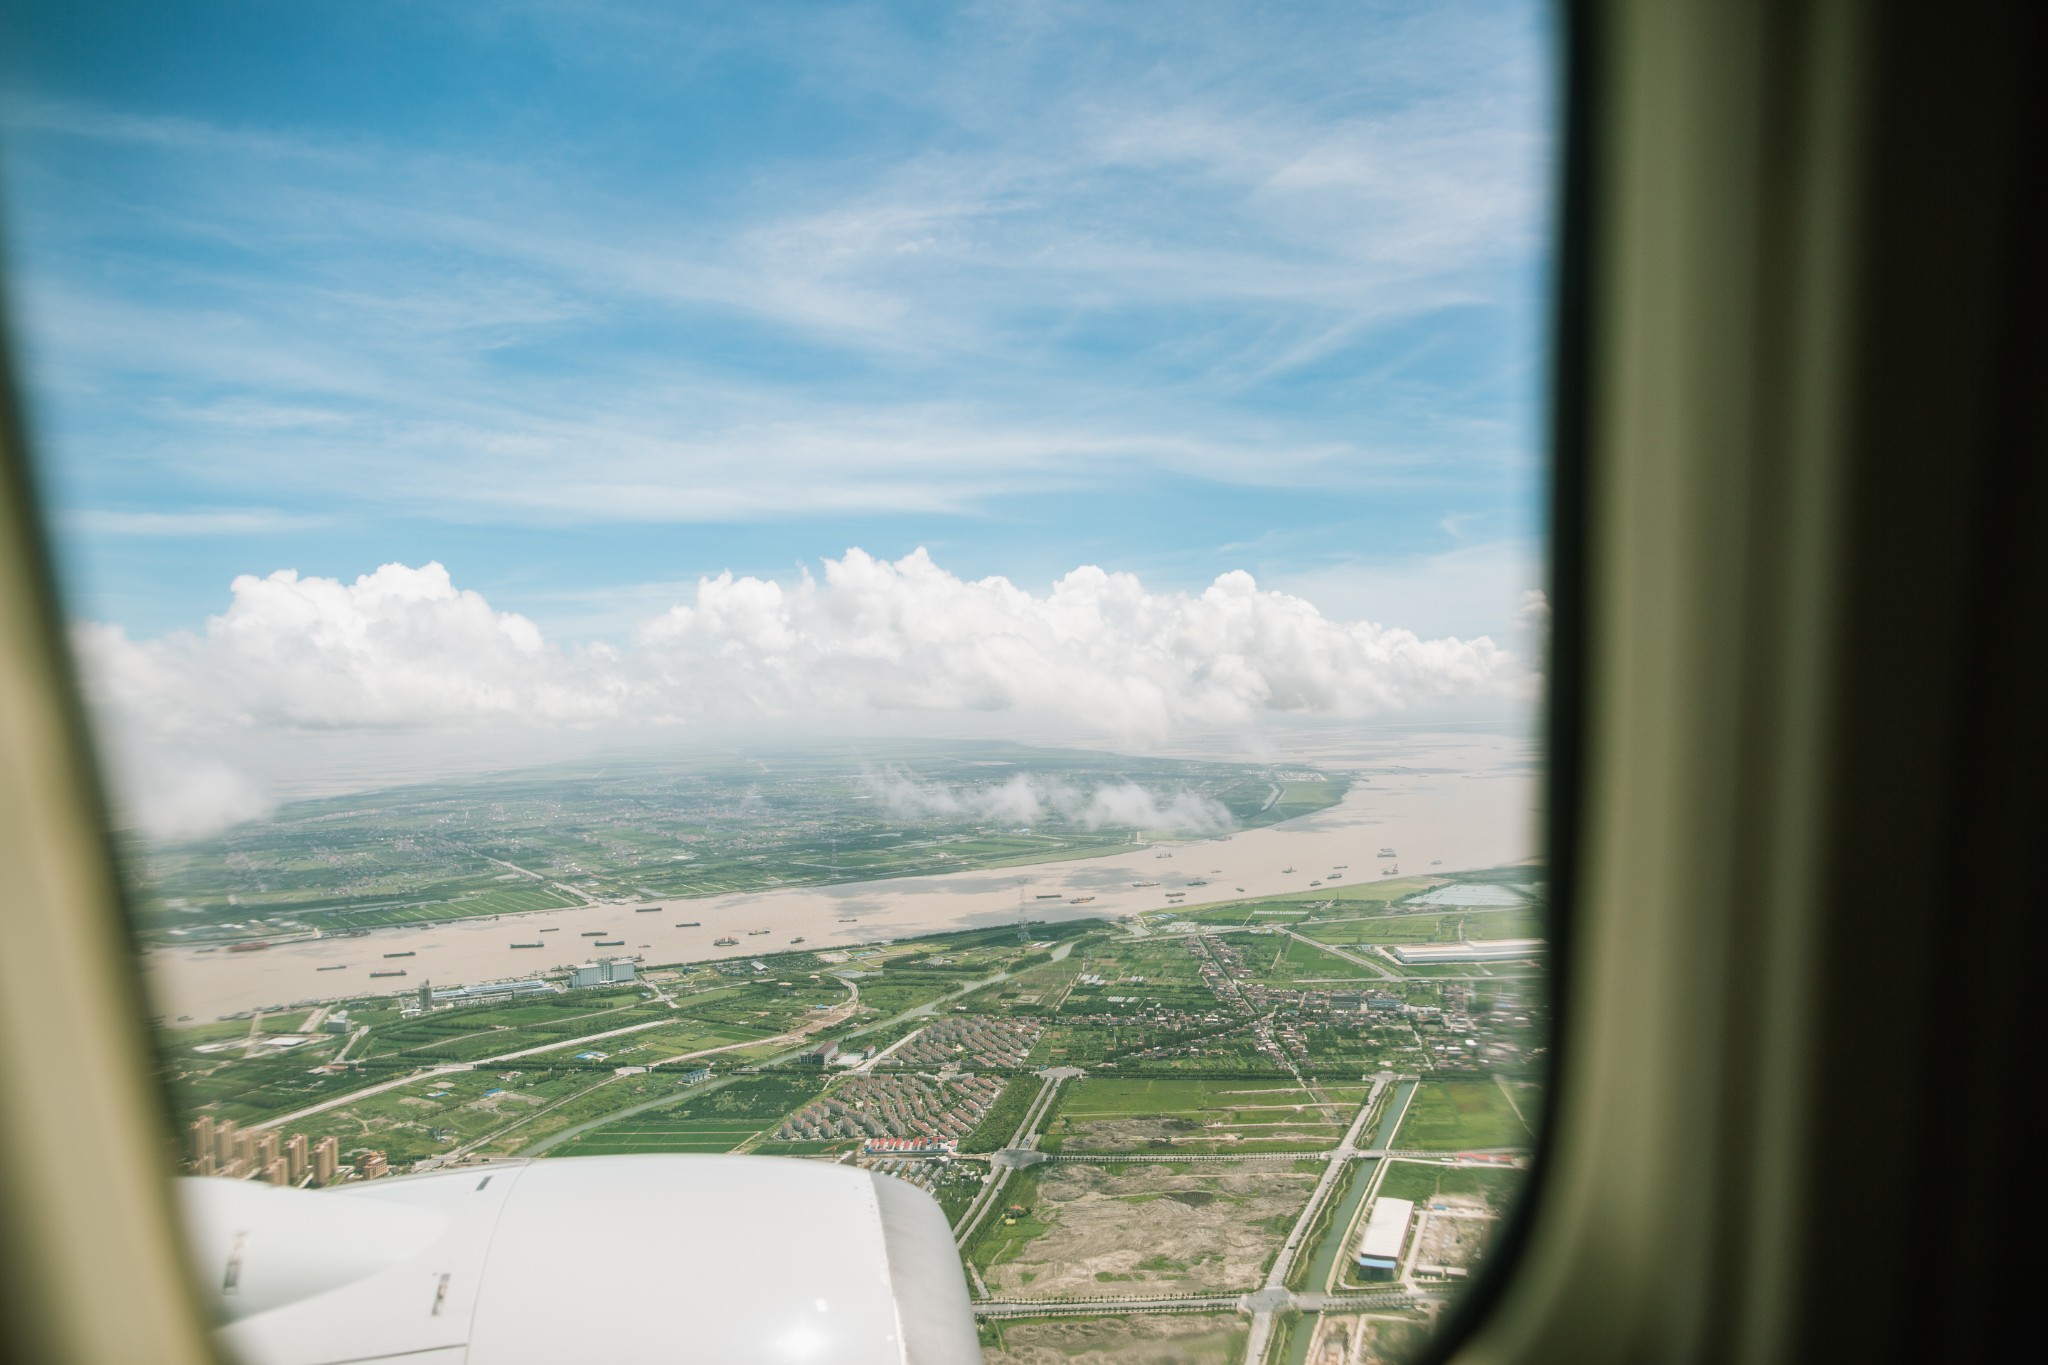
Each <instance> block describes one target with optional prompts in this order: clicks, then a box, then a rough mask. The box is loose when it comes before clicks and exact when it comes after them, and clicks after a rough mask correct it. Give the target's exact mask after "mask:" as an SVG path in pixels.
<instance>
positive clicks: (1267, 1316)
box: [1244, 1071, 1394, 1365]
mask: <svg viewBox="0 0 2048 1365" xmlns="http://www.w3.org/2000/svg"><path fill="white" fill-rule="evenodd" d="M1393 1079H1394V1078H1393V1076H1392V1075H1391V1074H1390V1073H1388V1072H1384V1071H1382V1072H1380V1073H1379V1074H1378V1075H1376V1076H1374V1077H1373V1078H1372V1089H1371V1090H1369V1091H1367V1092H1366V1096H1365V1103H1363V1104H1361V1105H1359V1106H1358V1115H1357V1117H1356V1118H1354V1119H1352V1120H1351V1126H1350V1127H1349V1128H1347V1129H1345V1130H1344V1136H1343V1138H1342V1139H1341V1140H1340V1141H1339V1142H1338V1143H1337V1145H1336V1147H1335V1148H1333V1149H1332V1150H1331V1152H1330V1155H1329V1161H1328V1163H1327V1164H1325V1165H1324V1167H1323V1174H1322V1177H1321V1178H1320V1179H1319V1180H1317V1181H1316V1187H1315V1189H1313V1190H1311V1191H1310V1192H1309V1196H1308V1202H1307V1203H1306V1204H1304V1205H1302V1207H1301V1216H1300V1217H1299V1218H1296V1219H1295V1220H1294V1227H1293V1228H1292V1229H1291V1230H1290V1231H1289V1232H1288V1234H1287V1241H1286V1243H1285V1244H1284V1245H1282V1246H1281V1248H1280V1254H1279V1255H1277V1256H1275V1257H1274V1258H1273V1268H1272V1269H1271V1270H1270V1271H1268V1272H1267V1273H1266V1285H1265V1288H1266V1295H1265V1296H1263V1297H1266V1298H1270V1297H1271V1295H1272V1294H1273V1292H1274V1291H1276V1290H1278V1291H1285V1290H1286V1288H1287V1272H1288V1271H1289V1270H1291V1269H1292V1268H1293V1266H1294V1258H1295V1255H1296V1254H1297V1253H1298V1252H1299V1251H1300V1250H1301V1244H1302V1240H1303V1239H1304V1238H1306V1237H1307V1236H1308V1229H1309V1225H1310V1224H1311V1223H1313V1222H1314V1221H1315V1219H1316V1215H1317V1214H1318V1213H1319V1212H1321V1210H1322V1207H1323V1201H1324V1200H1325V1199H1327V1198H1328V1197H1329V1195H1330V1193H1331V1191H1333V1190H1334V1189H1336V1187H1337V1181H1338V1179H1339V1178H1340V1177H1341V1176H1342V1175H1343V1173H1344V1163H1345V1162H1347V1161H1350V1160H1352V1159H1353V1158H1355V1157H1357V1156H1359V1155H1360V1152H1359V1149H1358V1135H1359V1134H1360V1133H1362V1132H1364V1131H1365V1125H1366V1122H1367V1121H1368V1120H1369V1119H1371V1118H1372V1117H1373V1115H1374V1113H1375V1112H1376V1111H1377V1110H1378V1108H1379V1102H1380V1096H1381V1095H1384V1094H1385V1093H1386V1092H1387V1086H1388V1084H1389V1083H1390V1082H1391V1081H1392V1080H1393ZM1288 1297H1289V1300H1290V1301H1291V1300H1292V1298H1293V1296H1292V1295H1289V1296H1288ZM1272 1335H1273V1310H1272V1309H1271V1308H1270V1307H1262V1308H1257V1309H1255V1310H1254V1311H1253V1313H1252V1330H1251V1334H1250V1335H1249V1337H1247V1339H1246V1341H1245V1351H1244V1358H1245V1362H1246V1365H1259V1362H1260V1361H1261V1360H1263V1359H1264V1358H1265V1355H1266V1343H1267V1342H1268V1341H1269V1340H1270V1339H1271V1337H1272Z"/></svg>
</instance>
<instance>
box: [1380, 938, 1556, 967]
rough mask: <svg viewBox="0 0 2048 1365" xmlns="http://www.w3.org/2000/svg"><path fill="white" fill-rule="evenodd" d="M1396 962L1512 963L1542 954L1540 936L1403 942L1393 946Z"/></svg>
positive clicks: (1415, 963)
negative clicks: (1442, 941) (1470, 940)
mask: <svg viewBox="0 0 2048 1365" xmlns="http://www.w3.org/2000/svg"><path fill="white" fill-rule="evenodd" d="M1388 951H1390V952H1391V953H1392V954H1393V957H1394V960H1395V961H1396V962H1400V963H1405V964H1407V965H1409V966H1421V965H1424V964H1429V965H1435V964H1438V963H1445V962H1509V961H1515V960H1519V959H1522V958H1529V957H1540V956H1542V954H1543V940H1542V939H1540V938H1496V939H1474V940H1473V941H1472V942H1470V943H1403V944H1400V945H1398V946H1396V947H1394V948H1392V949H1389V950H1388Z"/></svg>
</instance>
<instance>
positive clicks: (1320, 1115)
mask: <svg viewBox="0 0 2048 1365" xmlns="http://www.w3.org/2000/svg"><path fill="white" fill-rule="evenodd" d="M1324 1093H1325V1094H1327V1095H1328V1096H1329V1098H1330V1100H1331V1102H1332V1103H1331V1106H1330V1110H1329V1111H1326V1110H1325V1109H1324V1108H1323V1107H1322V1106H1320V1105H1318V1104H1317V1103H1316V1102H1315V1097H1314V1096H1312V1095H1310V1094H1309V1093H1308V1092H1307V1091H1305V1090H1303V1089H1302V1088H1301V1087H1300V1086H1298V1085H1296V1084H1295V1083H1294V1082H1293V1081H1292V1080H1289V1079H1268V1078H1251V1077H1247V1078H1246V1079H1244V1080H1214V1079H1185V1080H1183V1079H1179V1078H1170V1077H1143V1078H1140V1077H1099V1076H1089V1077H1085V1078H1083V1079H1081V1080H1078V1081H1075V1082H1073V1083H1072V1084H1071V1085H1070V1086H1069V1087H1068V1088H1067V1089H1066V1091H1064V1092H1063V1093H1062V1096H1061V1100H1060V1105H1059V1110H1058V1112H1057V1113H1056V1114H1055V1115H1054V1116H1053V1120H1052V1122H1051V1124H1050V1125H1048V1128H1047V1131H1046V1136H1045V1139H1044V1140H1043V1141H1042V1142H1041V1144H1040V1145H1041V1146H1043V1147H1044V1148H1045V1149H1046V1150H1047V1151H1067V1152H1079V1151H1096V1152H1103V1151H1139V1152H1144V1151H1155V1150H1182V1151H1190V1152H1214V1151H1224V1150H1228V1151H1292V1150H1296V1149H1303V1150H1317V1149H1320V1148H1323V1147H1328V1146H1330V1145H1332V1144H1334V1143H1335V1142H1336V1140H1337V1138H1338V1137H1339V1136H1340V1135H1341V1134H1342V1133H1343V1130H1344V1125H1345V1124H1347V1123H1349V1122H1350V1120H1351V1118H1352V1116H1353V1114H1355V1113H1356V1112H1357V1105H1358V1104H1359V1102H1360V1101H1361V1100H1362V1099H1363V1098H1364V1090H1363V1088H1362V1087H1359V1086H1337V1087H1325V1091H1324Z"/></svg>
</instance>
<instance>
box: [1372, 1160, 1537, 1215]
mask: <svg viewBox="0 0 2048 1365" xmlns="http://www.w3.org/2000/svg"><path fill="white" fill-rule="evenodd" d="M1528 1179H1529V1173H1528V1172H1527V1171H1522V1170H1517V1169H1515V1168H1514V1167H1512V1166H1440V1165H1437V1164H1436V1163H1434V1162H1428V1161H1393V1162H1391V1163H1390V1164H1389V1165H1388V1167H1387V1175H1386V1179H1384V1180H1382V1181H1381V1182H1380V1190H1379V1192H1380V1194H1381V1195H1383V1196H1386V1197H1389V1198H1393V1199H1412V1200H1414V1201H1416V1202H1417V1203H1423V1202H1425V1201H1427V1200H1429V1199H1432V1198H1434V1197H1435V1196H1437V1195H1439V1194H1476V1195H1481V1196H1483V1197H1484V1198H1485V1199H1486V1202H1487V1203H1488V1204H1490V1205H1492V1207H1493V1209H1494V1211H1495V1212H1499V1211H1500V1210H1502V1209H1504V1208H1506V1207H1507V1204H1508V1202H1509V1201H1510V1200H1512V1199H1513V1198H1514V1197H1515V1195H1517V1194H1519V1193H1520V1192H1521V1189H1522V1186H1523V1185H1524V1184H1526V1183H1527V1181H1528Z"/></svg>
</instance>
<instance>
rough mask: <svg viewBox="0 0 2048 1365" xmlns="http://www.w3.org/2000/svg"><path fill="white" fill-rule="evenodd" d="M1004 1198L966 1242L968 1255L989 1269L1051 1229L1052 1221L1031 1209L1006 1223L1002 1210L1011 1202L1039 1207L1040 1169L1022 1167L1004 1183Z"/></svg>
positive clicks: (1012, 1255) (985, 1268)
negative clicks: (1036, 1215) (1038, 1215)
mask: <svg viewBox="0 0 2048 1365" xmlns="http://www.w3.org/2000/svg"><path fill="white" fill-rule="evenodd" d="M1000 1199H1001V1202H1000V1203H999V1204H998V1205H997V1206H996V1207H995V1208H993V1209H991V1210H990V1211H989V1214H988V1217H986V1218H984V1219H982V1222H981V1226H980V1227H979V1228H977V1229H975V1233H974V1240H973V1241H971V1242H969V1243H968V1244H967V1247H966V1250H965V1253H964V1254H965V1257H966V1259H967V1260H968V1261H969V1262H970V1263H972V1264H973V1265H974V1266H975V1267H976V1268H977V1269H979V1270H982V1271H984V1272H986V1271H987V1270H988V1269H989V1267H991V1266H998V1265H1001V1264H1003V1263H1004V1262H1005V1261H1013V1260H1015V1259H1017V1256H1018V1254H1019V1253H1020V1252H1022V1251H1023V1250H1024V1248H1025V1246H1026V1245H1027V1244H1028V1243H1030V1241H1031V1240H1032V1239H1033V1238H1035V1237H1042V1236H1044V1235H1045V1234H1046V1232H1048V1231H1049V1230H1050V1229H1051V1224H1049V1223H1043V1222H1040V1221H1039V1220H1038V1219H1037V1218H1035V1217H1033V1216H1032V1215H1031V1214H1030V1213H1026V1214H1025V1215H1024V1216H1023V1217H1021V1218H1019V1219H1017V1221H1016V1222H1015V1223H1013V1224H1007V1225H1006V1224H1005V1223H1004V1221H1003V1216H1004V1215H1003V1210H1004V1209H1005V1208H1008V1207H1009V1206H1011V1205H1013V1204H1014V1205H1017V1206H1018V1207H1020V1208H1024V1209H1033V1210H1035V1209H1037V1208H1038V1207H1039V1205H1040V1203H1041V1202H1042V1201H1041V1200H1040V1199H1039V1197H1038V1173H1037V1172H1036V1171H1019V1172H1017V1173H1016V1174H1015V1175H1013V1176H1011V1177H1010V1181H1009V1183H1008V1184H1007V1185H1005V1186H1003V1192H1002V1194H1001V1196H1000Z"/></svg>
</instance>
